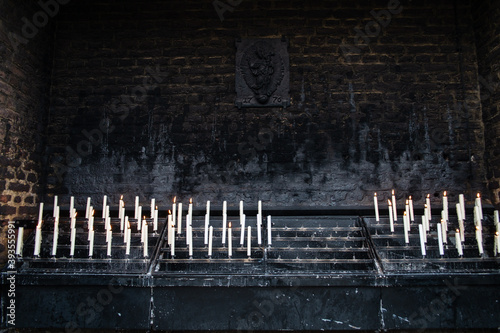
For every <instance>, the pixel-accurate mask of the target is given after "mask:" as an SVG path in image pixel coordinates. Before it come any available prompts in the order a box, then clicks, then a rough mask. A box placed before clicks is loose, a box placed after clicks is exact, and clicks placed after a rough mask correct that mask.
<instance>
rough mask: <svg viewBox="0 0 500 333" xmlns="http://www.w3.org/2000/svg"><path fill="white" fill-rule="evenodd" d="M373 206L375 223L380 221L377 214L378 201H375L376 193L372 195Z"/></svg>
mask: <svg viewBox="0 0 500 333" xmlns="http://www.w3.org/2000/svg"><path fill="white" fill-rule="evenodd" d="M373 206H374V207H375V221H377V222H378V221H380V217H379V214H378V200H377V193H375V194H374V195H373Z"/></svg>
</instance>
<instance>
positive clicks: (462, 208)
mask: <svg viewBox="0 0 500 333" xmlns="http://www.w3.org/2000/svg"><path fill="white" fill-rule="evenodd" d="M458 202H459V203H460V216H461V217H462V220H465V199H464V195H463V194H459V195H458Z"/></svg>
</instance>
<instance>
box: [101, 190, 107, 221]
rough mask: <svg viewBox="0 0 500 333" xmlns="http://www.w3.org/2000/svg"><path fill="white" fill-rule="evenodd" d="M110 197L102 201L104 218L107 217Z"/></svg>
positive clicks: (105, 197)
mask: <svg viewBox="0 0 500 333" xmlns="http://www.w3.org/2000/svg"><path fill="white" fill-rule="evenodd" d="M107 201H108V196H107V195H105V196H104V197H103V199H102V218H105V217H106V216H107V215H106V206H107V205H108V202H107Z"/></svg>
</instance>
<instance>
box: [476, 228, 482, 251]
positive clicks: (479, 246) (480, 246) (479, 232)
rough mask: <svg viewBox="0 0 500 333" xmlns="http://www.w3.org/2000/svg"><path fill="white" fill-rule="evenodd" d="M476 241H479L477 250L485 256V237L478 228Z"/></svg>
mask: <svg viewBox="0 0 500 333" xmlns="http://www.w3.org/2000/svg"><path fill="white" fill-rule="evenodd" d="M476 240H477V249H478V250H479V255H482V254H483V235H482V233H481V229H479V228H478V227H476Z"/></svg>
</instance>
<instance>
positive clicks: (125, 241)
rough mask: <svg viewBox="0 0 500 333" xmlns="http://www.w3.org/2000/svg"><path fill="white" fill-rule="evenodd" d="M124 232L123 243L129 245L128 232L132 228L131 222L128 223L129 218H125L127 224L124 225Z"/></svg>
mask: <svg viewBox="0 0 500 333" xmlns="http://www.w3.org/2000/svg"><path fill="white" fill-rule="evenodd" d="M123 228H124V232H123V242H124V243H127V241H128V239H127V232H128V231H127V230H128V229H129V228H130V222H129V221H128V216H125V223H124V226H123Z"/></svg>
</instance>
